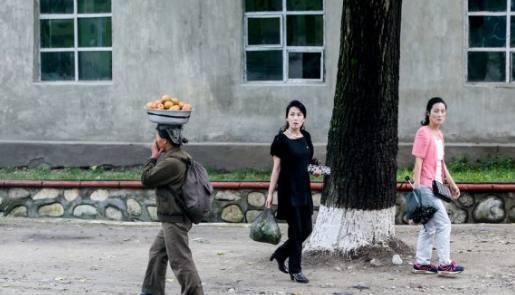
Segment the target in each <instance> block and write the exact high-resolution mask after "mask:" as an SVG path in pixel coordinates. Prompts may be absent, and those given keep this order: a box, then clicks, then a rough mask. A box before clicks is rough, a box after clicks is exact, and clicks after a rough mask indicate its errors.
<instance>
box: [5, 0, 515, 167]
mask: <svg viewBox="0 0 515 295" xmlns="http://www.w3.org/2000/svg"><path fill="white" fill-rule="evenodd" d="M2 4H3V5H1V6H0V26H1V28H2V29H1V31H0V40H1V42H0V52H2V54H0V67H1V68H0V83H1V87H0V105H1V108H0V126H1V128H0V166H20V165H39V164H42V163H43V164H48V165H50V166H55V165H57V166H77V165H81V166H82V165H83V166H87V165H93V164H114V165H133V164H139V163H142V162H143V161H144V160H145V157H146V156H147V149H148V147H147V143H148V142H150V141H151V140H152V138H153V133H154V132H153V128H154V127H153V124H152V123H150V122H149V121H148V119H147V118H146V114H145V113H144V111H143V105H144V104H145V102H147V101H149V100H151V99H155V98H157V97H159V96H161V95H162V94H170V95H173V96H177V97H179V98H180V99H182V100H185V101H188V102H190V103H192V104H193V107H194V111H193V114H192V117H191V120H190V123H188V124H187V125H186V127H185V134H186V136H187V137H188V138H189V139H190V141H191V143H190V144H189V147H188V149H189V150H190V151H191V152H192V153H193V154H194V156H197V157H198V158H200V160H202V161H204V162H205V163H207V164H206V165H208V166H211V167H215V168H227V169H233V168H242V167H248V166H251V167H257V168H266V167H269V166H270V165H271V160H270V159H269V156H268V150H269V144H270V142H271V140H272V138H273V136H274V134H275V133H276V132H277V131H278V129H279V127H280V126H281V125H282V124H283V123H284V108H285V106H286V104H287V103H288V101H289V100H291V99H294V98H296V99H301V100H302V101H303V102H304V103H305V105H306V107H307V109H308V114H307V128H308V130H309V131H310V132H311V133H312V137H313V139H314V141H315V142H317V143H318V144H317V153H318V154H319V157H322V158H323V157H324V153H325V147H324V143H325V141H326V140H327V131H328V126H329V121H330V117H331V113H332V104H333V95H334V88H335V79H336V69H337V61H338V50H339V35H340V34H339V30H340V20H341V10H342V4H341V1H339V0H326V1H325V5H326V9H325V13H326V15H325V32H324V34H325V44H326V48H325V82H324V83H318V84H301V85H286V84H275V85H270V84H265V83H261V84H249V83H245V82H244V81H243V78H242V77H243V70H242V68H243V48H242V46H243V45H242V44H243V41H242V40H243V7H242V5H243V1H239V0H217V1H207V0H190V1H181V0H167V1H163V0H145V1H133V0H113V1H112V35H113V45H112V57H113V69H112V73H113V74H112V75H113V78H112V81H110V82H90V83H87V82H76V83H75V82H71V83H70V82H54V83H48V82H39V80H38V71H39V65H38V58H37V56H38V47H39V43H38V42H39V41H38V39H39V31H38V30H39V29H38V27H39V21H38V11H37V1H18V0H4V1H3V3H2ZM463 5H465V4H464V1H458V0H453V1H447V0H434V1H431V3H430V4H429V3H428V2H427V1H422V0H409V1H404V7H403V25H402V42H401V69H400V115H399V137H400V140H401V153H400V158H401V159H400V161H401V162H403V161H404V162H406V161H411V159H410V157H409V155H408V154H409V153H408V152H407V151H408V150H409V143H410V142H411V140H412V137H413V134H414V132H415V130H416V129H417V128H418V126H419V125H418V122H419V121H420V120H421V119H422V117H423V112H424V107H425V103H426V101H427V98H429V97H431V96H442V97H444V98H445V99H447V102H448V105H449V119H448V122H447V124H446V126H445V133H446V135H447V141H448V142H449V143H454V144H455V145H456V147H458V149H457V153H458V155H459V154H460V151H465V152H466V151H471V150H473V149H466V150H464V149H460V147H462V146H469V147H475V150H480V151H485V150H486V151H488V153H499V152H501V153H508V154H510V153H511V155H513V146H514V145H515V144H514V142H515V128H514V127H515V123H514V120H513V118H514V114H515V100H514V96H515V92H514V91H515V89H513V88H512V87H510V85H508V86H502V87H491V86H471V85H467V84H466V83H465V74H464V62H465V58H464V54H465V47H464V46H465V45H464V44H465V37H466V36H465V27H464V21H465V20H466V18H465V8H464V7H463ZM357 128H359V126H357ZM13 155H16V156H13Z"/></svg>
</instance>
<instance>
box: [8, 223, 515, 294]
mask: <svg viewBox="0 0 515 295" xmlns="http://www.w3.org/2000/svg"><path fill="white" fill-rule="evenodd" d="M158 229H159V225H158V224H151V223H144V224H141V223H139V224H136V223H106V222H102V223H99V222H91V221H90V222H83V221H77V220H63V219H47V220H41V219H37V220H35V219H9V218H0V294H1V295H10V294H16V295H21V294H37V295H46V294H74V295H82V294H95V295H96V294H123V295H127V294H138V291H139V289H140V284H141V280H142V277H143V273H144V270H145V265H146V262H147V252H148V248H149V246H150V244H151V242H152V240H153V238H154V236H155V234H156V233H157V231H158ZM396 229H397V237H399V238H401V239H402V240H404V241H405V242H406V243H407V244H408V245H410V246H412V247H413V246H414V244H415V239H416V232H417V230H418V227H416V226H398V227H397V228H396ZM283 232H284V231H283ZM190 240H191V242H190V243H191V246H192V249H193V254H194V258H195V261H196V264H197V267H198V269H199V272H200V276H201V278H202V280H203V283H204V290H205V291H206V294H317V295H318V294H356V295H357V294H360V295H361V294H367V295H368V294H374V295H376V294H396V295H399V294H401V295H403V294H481V295H483V294H495V295H503V294H515V225H484V224H476V225H454V226H453V233H452V244H451V247H452V256H453V257H454V258H456V259H458V260H459V262H460V263H462V264H463V265H464V266H465V268H466V272H465V273H464V274H462V275H461V276H460V277H458V278H455V279H448V278H440V277H437V276H427V275H413V274H411V273H410V272H409V270H410V266H409V265H408V262H410V261H411V259H412V257H409V256H404V257H402V258H403V260H404V263H403V265H401V266H394V265H392V264H390V263H385V264H384V265H382V266H372V265H371V264H369V263H364V262H348V261H347V262H346V261H339V262H338V261H336V262H333V263H331V265H319V266H316V267H315V266H310V265H305V266H304V272H305V274H306V275H307V276H308V277H309V278H310V279H311V282H310V283H309V284H307V285H301V284H296V283H292V282H291V281H290V280H289V277H288V276H287V275H285V274H282V273H280V272H279V271H278V270H277V268H276V266H275V264H272V263H271V262H269V261H268V257H269V256H270V254H271V253H272V251H273V250H274V248H275V247H274V246H272V245H268V244H261V243H256V242H253V241H251V240H250V239H249V238H248V228H247V227H245V226H242V225H216V224H209V225H201V226H195V227H194V229H193V230H192V232H191V234H190ZM167 280H168V282H167V291H168V294H179V288H178V284H177V282H176V280H175V278H174V277H173V274H172V272H171V271H169V273H168V279H167ZM360 287H362V288H360Z"/></svg>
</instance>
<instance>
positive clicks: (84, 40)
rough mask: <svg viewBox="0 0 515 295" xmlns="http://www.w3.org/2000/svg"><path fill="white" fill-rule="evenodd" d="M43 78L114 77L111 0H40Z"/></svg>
mask: <svg viewBox="0 0 515 295" xmlns="http://www.w3.org/2000/svg"><path fill="white" fill-rule="evenodd" d="M39 8H40V10H39V11H40V19H39V25H40V39H39V41H40V66H41V68H40V79H41V81H90V80H111V77H112V72H111V70H112V48H111V43H112V41H111V16H112V14H111V0H40V1H39Z"/></svg>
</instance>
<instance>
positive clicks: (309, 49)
mask: <svg viewBox="0 0 515 295" xmlns="http://www.w3.org/2000/svg"><path fill="white" fill-rule="evenodd" d="M321 1H322V10H315V11H313V10H307V11H288V10H287V0H282V10H278V11H264V12H263V11H258V12H246V11H245V0H242V3H243V6H242V7H243V30H244V31H243V45H244V46H243V63H242V64H243V65H242V66H243V75H242V76H243V77H242V79H243V82H244V83H246V84H271V85H277V84H280V85H283V84H293V85H295V84H322V83H325V75H324V74H325V63H324V60H325V48H326V12H325V9H326V3H325V2H326V0H321ZM514 1H515V0H514ZM289 15H320V16H322V28H323V38H322V39H323V40H322V45H321V46H288V43H287V30H288V23H287V22H288V16H289ZM249 17H250V18H272V17H279V18H280V30H281V32H280V38H281V40H280V45H248V19H249ZM269 50H281V51H282V58H283V64H282V69H283V78H282V79H281V80H263V81H249V80H247V51H269ZM290 52H296V53H320V78H319V79H298V78H297V79H293V78H290V77H289V53H290Z"/></svg>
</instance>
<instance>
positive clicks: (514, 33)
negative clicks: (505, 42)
mask: <svg viewBox="0 0 515 295" xmlns="http://www.w3.org/2000/svg"><path fill="white" fill-rule="evenodd" d="M513 2H515V0H513ZM513 2H512V3H513ZM510 30H511V35H510V46H511V47H515V16H512V17H511V24H510Z"/></svg>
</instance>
